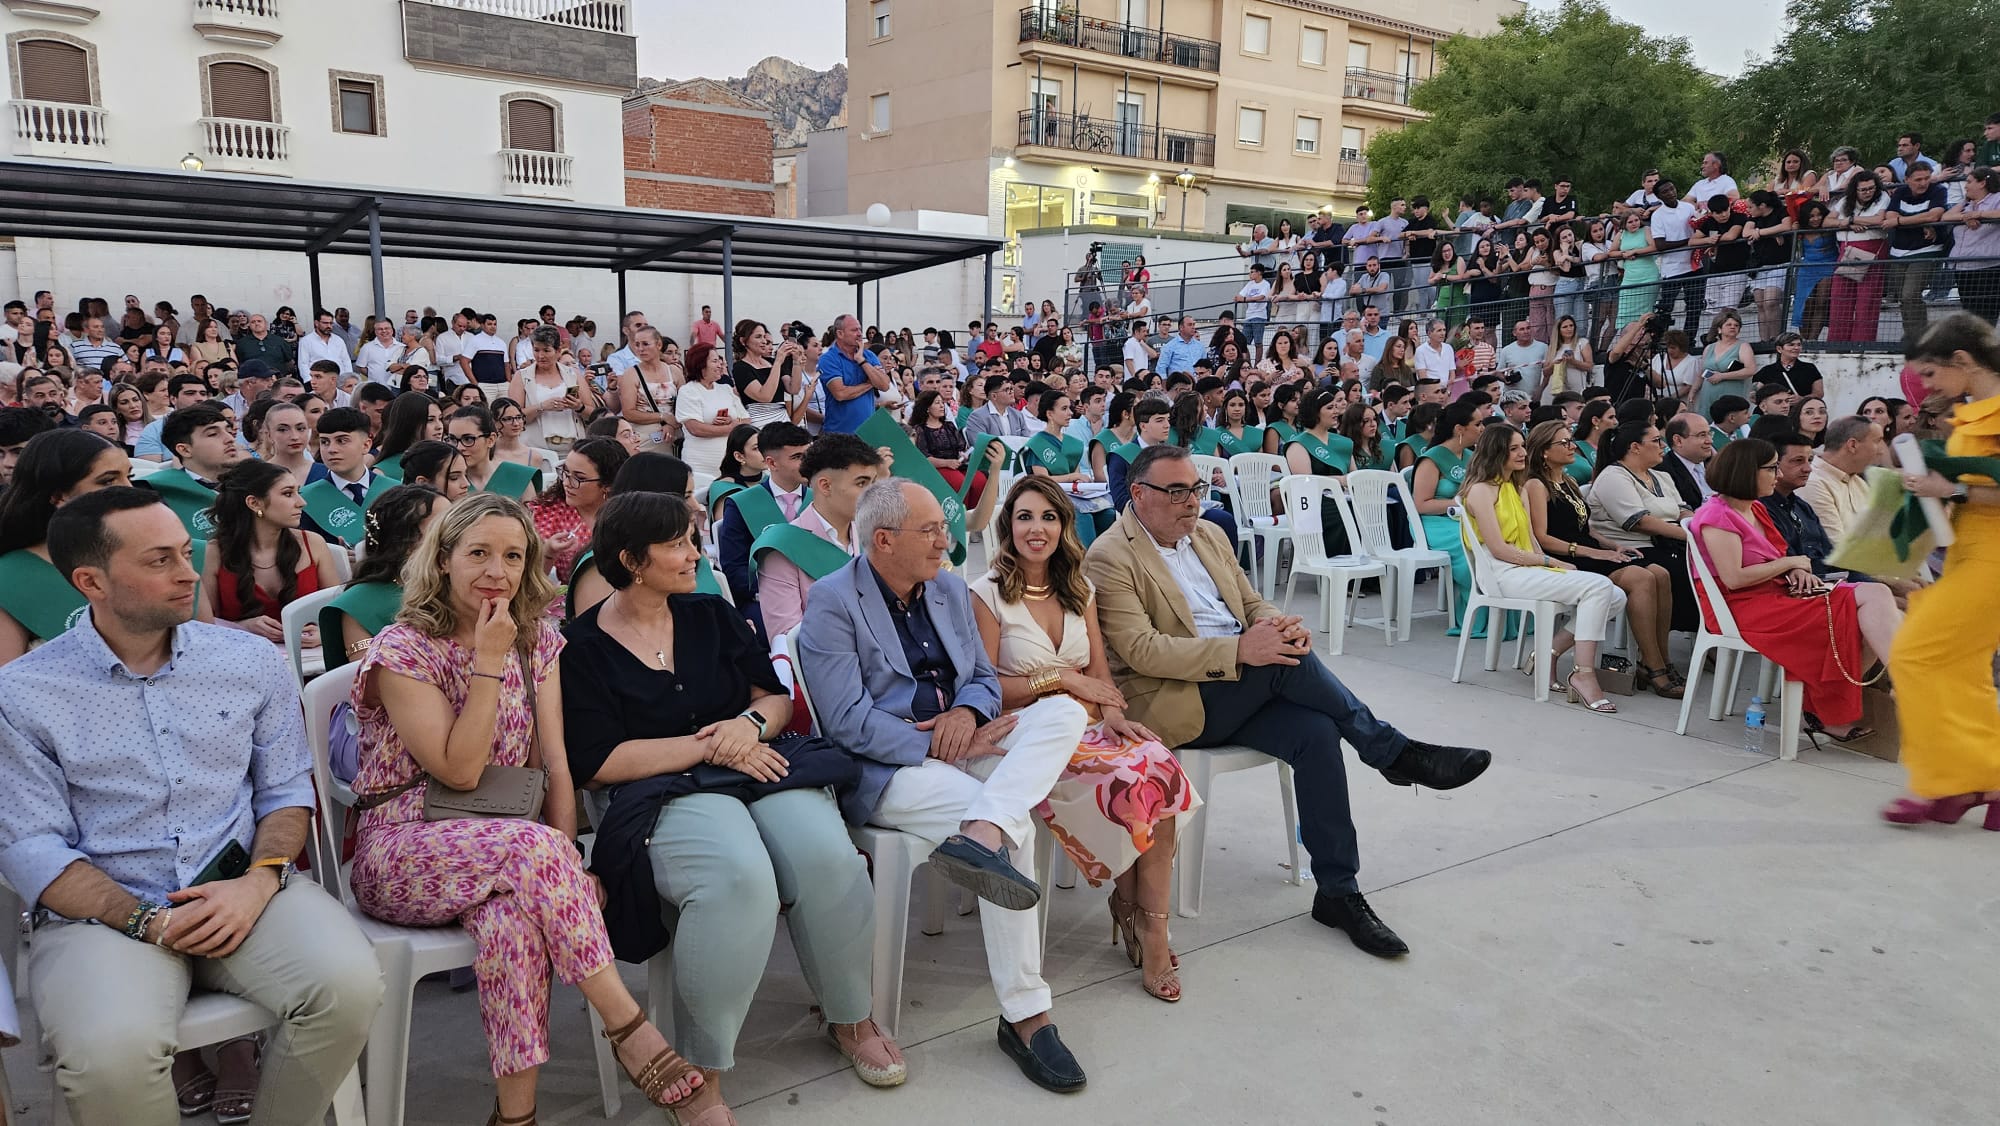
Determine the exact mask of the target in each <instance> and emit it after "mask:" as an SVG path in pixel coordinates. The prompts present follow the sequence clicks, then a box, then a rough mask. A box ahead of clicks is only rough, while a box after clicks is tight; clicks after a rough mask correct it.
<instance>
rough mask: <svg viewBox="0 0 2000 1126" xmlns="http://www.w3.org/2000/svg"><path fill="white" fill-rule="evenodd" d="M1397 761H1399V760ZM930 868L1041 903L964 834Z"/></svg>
mask: <svg viewBox="0 0 2000 1126" xmlns="http://www.w3.org/2000/svg"><path fill="white" fill-rule="evenodd" d="M1397 761H1401V760H1400V759H1399V760H1397ZM930 860H931V869H932V870H933V871H935V872H936V873H937V874H938V875H940V876H943V877H944V878H945V879H947V880H950V881H951V882H952V883H955V884H957V885H958V886H959V887H962V888H964V889H966V890H967V891H969V892H971V893H972V894H974V895H976V896H978V897H979V898H981V899H983V900H985V901H986V902H988V903H991V904H994V905H996V906H999V907H1005V908H1006V909H1007V910H1009V911H1026V910H1027V909H1028V908H1030V907H1033V906H1035V905H1036V904H1037V903H1040V902H1041V901H1042V887H1041V885H1040V884H1037V883H1036V882H1035V881H1033V880H1031V879H1029V878H1028V877H1027V876H1026V875H1024V874H1023V873H1022V872H1021V870H1020V869H1019V868H1016V867H1014V866H1013V865H1012V864H1010V863H1008V861H1007V857H1006V855H1005V854H1004V853H999V852H995V851H993V850H992V849H990V848H987V847H986V846H985V845H983V844H980V843H979V842H978V841H975V840H973V839H972V838H971V837H968V836H966V835H964V834H963V833H953V834H952V835H951V836H949V837H947V838H945V842H944V843H943V844H941V845H939V846H937V848H935V849H932V850H931V857H930Z"/></svg>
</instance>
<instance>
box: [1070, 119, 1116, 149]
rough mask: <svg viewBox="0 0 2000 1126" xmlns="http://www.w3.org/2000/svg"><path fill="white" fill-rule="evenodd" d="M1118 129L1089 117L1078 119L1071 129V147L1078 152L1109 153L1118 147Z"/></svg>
mask: <svg viewBox="0 0 2000 1126" xmlns="http://www.w3.org/2000/svg"><path fill="white" fill-rule="evenodd" d="M1117 144H1118V134H1117V131H1116V130H1114V129H1112V128H1110V127H1109V126H1108V125H1101V124H1098V123H1097V122H1094V121H1092V120H1091V119H1090V118H1088V117H1079V118H1077V119H1076V126H1075V128H1074V129H1072V130H1071V131H1070V146H1069V147H1070V148H1073V149H1075V150H1077V151H1078V152H1104V153H1108V152H1110V151H1111V150H1112V149H1113V148H1115V147H1117Z"/></svg>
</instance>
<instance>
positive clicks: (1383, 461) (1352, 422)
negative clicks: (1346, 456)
mask: <svg viewBox="0 0 2000 1126" xmlns="http://www.w3.org/2000/svg"><path fill="white" fill-rule="evenodd" d="M1340 436H1341V437H1343V438H1345V439H1347V441H1348V443H1349V444H1350V445H1351V446H1353V448H1354V468H1356V469H1394V468H1395V467H1396V452H1395V450H1394V449H1393V448H1392V447H1390V446H1385V445H1383V444H1382V421H1381V419H1380V418H1378V417H1377V416H1376V413H1375V408H1374V407H1371V406H1369V405H1368V404H1367V403H1352V404H1350V405H1349V406H1348V408H1347V410H1346V411H1345V412H1343V413H1342V414H1341V416H1340Z"/></svg>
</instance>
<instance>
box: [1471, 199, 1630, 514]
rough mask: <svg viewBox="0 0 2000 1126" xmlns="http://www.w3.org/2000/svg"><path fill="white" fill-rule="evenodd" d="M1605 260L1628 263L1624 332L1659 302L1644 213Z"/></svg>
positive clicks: (1621, 312)
mask: <svg viewBox="0 0 2000 1126" xmlns="http://www.w3.org/2000/svg"><path fill="white" fill-rule="evenodd" d="M1605 257H1607V258H1612V259H1615V260H1617V261H1619V262H1623V263H1624V264H1625V278H1624V281H1623V282H1622V283H1620V285H1619V287H1618V327H1619V328H1620V329H1623V328H1624V327H1625V326H1626V325H1629V324H1631V323H1632V322H1633V321H1636V320H1638V319H1639V318H1640V317H1643V316H1645V315H1646V314H1648V313H1650V312H1652V311H1653V306H1655V305H1657V304H1659V303H1660V260H1659V259H1658V258H1657V257H1656V256H1655V255H1654V254H1653V235H1652V232H1651V231H1649V230H1647V229H1646V216H1645V214H1644V213H1643V212H1639V211H1634V212H1632V213H1631V214H1629V215H1627V216H1625V222H1624V224H1623V226H1622V227H1621V229H1620V230H1619V232H1618V238H1617V239H1616V240H1615V245H1614V247H1613V248H1612V251H1611V253H1610V254H1608V255H1606V256H1605ZM1453 534H1454V535H1456V534H1457V533H1455V532H1454V533H1453Z"/></svg>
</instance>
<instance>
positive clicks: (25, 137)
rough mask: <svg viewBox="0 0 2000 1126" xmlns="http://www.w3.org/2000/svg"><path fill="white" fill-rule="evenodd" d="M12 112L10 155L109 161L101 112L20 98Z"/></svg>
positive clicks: (71, 105) (88, 108) (13, 103)
mask: <svg viewBox="0 0 2000 1126" xmlns="http://www.w3.org/2000/svg"><path fill="white" fill-rule="evenodd" d="M7 104H8V105H9V106H10V107H12V109H13V111H14V155H15V156H35V157H52V158H55V159H58V160H109V159H110V154H109V153H108V152H107V151H106V147H105V146H106V145H108V144H109V142H108V141H107V140H106V139H105V135H104V111H103V110H101V109H99V108H98V107H96V106H85V105H77V104H75V103H73V102H42V101H33V100H30V99H20V100H16V101H12V102H9V103H7Z"/></svg>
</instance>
